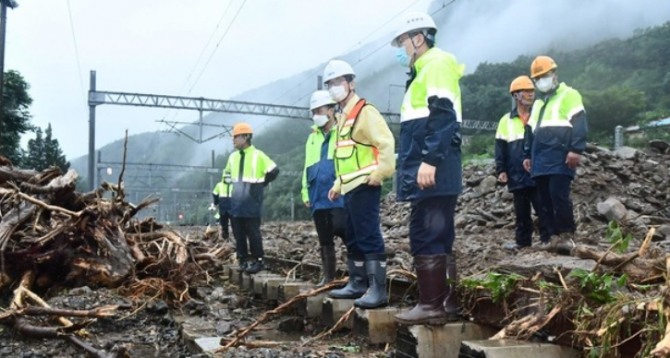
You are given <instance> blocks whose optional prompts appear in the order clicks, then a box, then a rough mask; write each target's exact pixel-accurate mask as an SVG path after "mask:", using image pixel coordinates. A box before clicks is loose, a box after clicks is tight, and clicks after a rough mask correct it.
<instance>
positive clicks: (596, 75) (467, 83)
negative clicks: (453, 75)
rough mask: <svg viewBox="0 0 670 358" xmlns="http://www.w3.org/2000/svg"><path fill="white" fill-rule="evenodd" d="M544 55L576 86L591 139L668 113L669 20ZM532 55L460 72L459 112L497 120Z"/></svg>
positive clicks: (605, 139) (561, 76) (599, 139)
mask: <svg viewBox="0 0 670 358" xmlns="http://www.w3.org/2000/svg"><path fill="white" fill-rule="evenodd" d="M547 55H549V56H551V57H552V58H554V60H555V61H556V63H557V64H558V74H559V79H560V80H561V81H562V82H566V83H567V84H568V85H570V86H572V87H574V88H576V89H577V90H579V91H580V92H581V94H582V96H583V99H584V105H585V107H586V111H587V114H588V121H589V130H590V134H589V138H590V139H589V140H590V141H597V142H600V143H601V144H604V145H607V144H609V143H610V142H611V137H612V134H613V132H614V128H615V127H616V126H617V125H622V126H624V127H625V126H629V125H632V124H643V123H646V122H648V121H651V120H656V119H660V118H664V117H668V116H670V22H669V23H666V24H664V25H662V26H658V27H654V28H649V29H645V30H638V31H636V33H635V34H634V35H633V36H632V37H630V38H628V39H624V40H619V39H613V40H607V41H603V42H601V43H598V44H596V45H594V46H592V47H588V48H584V49H580V50H576V51H572V52H561V51H558V50H552V51H549V52H548V53H547ZM533 57H534V56H526V55H524V56H519V57H518V58H517V59H516V60H514V61H513V62H510V63H496V64H492V63H483V64H480V65H479V66H478V67H477V69H476V71H475V72H474V73H473V74H470V75H468V76H465V77H464V78H463V79H462V81H461V86H462V90H463V95H462V98H463V112H464V117H465V118H471V119H478V120H492V121H497V120H498V119H499V118H500V117H501V116H502V115H503V114H504V113H505V111H508V110H509V109H510V106H511V100H510V97H509V95H508V93H507V91H508V88H509V87H508V86H509V83H510V81H511V80H512V79H514V78H515V77H516V76H519V75H522V74H528V72H529V67H530V63H531V61H532V59H533ZM492 140H493V139H492V138H491V142H492ZM481 149H482V148H481V147H480V146H478V150H480V151H481ZM489 149H490V148H489Z"/></svg>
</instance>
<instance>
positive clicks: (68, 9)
mask: <svg viewBox="0 0 670 358" xmlns="http://www.w3.org/2000/svg"><path fill="white" fill-rule="evenodd" d="M66 2H67V14H68V18H69V19H70V32H72V42H73V44H74V55H75V57H76V59H77V74H78V75H79V88H80V89H81V99H82V100H83V101H82V102H83V103H84V108H86V95H85V93H86V91H85V90H84V78H83V77H82V76H81V62H80V61H79V48H78V46H77V36H75V32H74V21H73V20H72V9H71V8H70V0H67V1H66Z"/></svg>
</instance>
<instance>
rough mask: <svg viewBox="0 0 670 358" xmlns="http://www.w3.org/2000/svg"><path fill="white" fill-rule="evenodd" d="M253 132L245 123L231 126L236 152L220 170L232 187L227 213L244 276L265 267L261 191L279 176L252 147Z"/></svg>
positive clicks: (264, 157) (262, 155) (270, 163)
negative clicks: (229, 216) (229, 217)
mask: <svg viewBox="0 0 670 358" xmlns="http://www.w3.org/2000/svg"><path fill="white" fill-rule="evenodd" d="M253 133H254V132H253V130H252V129H251V126H250V125H249V124H248V123H244V122H240V123H237V124H235V126H233V146H234V147H235V151H234V152H232V153H231V154H230V156H229V157H228V162H227V163H226V168H225V169H224V170H223V180H225V179H226V178H227V177H229V178H230V179H229V181H230V182H231V184H232V187H233V190H232V193H231V199H230V214H231V216H232V219H231V224H232V227H233V235H234V236H235V242H236V250H237V259H238V261H239V263H240V269H242V270H244V271H245V272H247V273H257V272H259V271H261V270H262V269H263V268H264V264H263V256H264V252H263V239H262V237H261V210H262V208H263V188H264V187H265V186H266V185H267V184H268V183H270V182H271V181H273V180H275V179H276V178H277V175H279V168H277V165H276V164H275V162H273V161H272V159H270V157H268V156H267V155H266V154H265V153H263V152H262V151H260V150H258V149H256V148H255V147H254V146H253V145H251V139H252V137H253ZM247 239H248V241H249V242H248V245H247ZM248 248H250V249H251V255H249V251H248Z"/></svg>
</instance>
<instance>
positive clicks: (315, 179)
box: [302, 91, 346, 286]
mask: <svg viewBox="0 0 670 358" xmlns="http://www.w3.org/2000/svg"><path fill="white" fill-rule="evenodd" d="M335 106H336V103H335V101H333V99H332V98H331V97H330V93H328V91H316V92H314V93H313V94H312V97H311V98H310V102H309V109H310V111H312V120H314V126H312V133H310V135H309V137H307V142H306V143H305V169H304V170H303V174H302V201H303V202H304V203H305V206H307V207H308V208H309V209H310V210H311V211H312V219H313V220H314V226H315V227H316V233H317V235H318V236H319V246H320V253H321V266H322V274H323V278H322V280H321V282H319V284H318V286H323V285H325V284H327V283H329V282H330V281H332V280H333V279H334V278H335V268H336V262H335V243H334V237H335V235H337V236H339V237H341V238H342V240H343V241H344V242H346V239H345V236H344V234H345V229H344V227H345V225H344V219H345V217H344V200H343V199H342V198H338V199H336V200H334V201H330V200H328V191H329V190H330V188H331V186H332V185H333V182H334V181H335V164H334V163H333V156H334V154H335V145H336V142H337V131H336V126H335V124H336V119H335Z"/></svg>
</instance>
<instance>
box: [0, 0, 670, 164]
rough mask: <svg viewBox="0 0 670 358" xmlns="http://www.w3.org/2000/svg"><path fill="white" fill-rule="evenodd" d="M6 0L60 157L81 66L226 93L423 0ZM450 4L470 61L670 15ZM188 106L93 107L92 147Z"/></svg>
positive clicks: (668, 4) (325, 56) (170, 90)
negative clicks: (10, 0)
mask: <svg viewBox="0 0 670 358" xmlns="http://www.w3.org/2000/svg"><path fill="white" fill-rule="evenodd" d="M17 1H18V3H19V5H20V6H19V7H18V8H16V9H13V10H9V11H8V22H7V38H6V50H5V70H10V69H12V70H18V71H19V72H20V73H21V74H22V75H23V76H24V78H25V79H26V81H27V82H28V83H29V84H30V86H31V88H30V95H31V96H32V98H33V100H34V102H33V105H32V107H31V109H30V112H31V113H32V115H33V120H32V122H33V124H35V125H37V126H40V127H42V128H46V126H47V124H48V123H51V124H52V127H53V131H54V136H55V137H56V138H57V139H58V140H59V141H60V144H61V147H62V148H63V150H64V152H65V154H66V156H67V157H68V159H74V158H75V157H78V156H81V155H85V154H86V153H87V151H88V106H87V98H86V96H87V91H88V86H89V71H90V70H96V71H97V88H98V90H101V91H105V90H106V91H121V92H138V93H151V94H166V95H183V96H194V97H199V96H203V97H208V98H219V99H230V98H232V96H234V95H236V94H239V93H242V92H244V91H246V90H249V89H252V88H256V87H258V86H261V85H263V84H265V83H268V82H272V81H274V80H277V79H280V78H284V77H290V76H291V75H294V74H296V73H299V72H302V71H304V70H305V69H309V68H312V67H314V66H316V65H318V64H320V63H323V62H325V61H327V60H329V59H331V58H333V57H337V56H339V55H343V54H346V53H347V52H349V51H351V50H353V49H355V48H357V47H358V46H360V45H362V44H363V43H365V42H368V41H372V40H375V39H379V38H382V37H384V38H388V37H389V36H390V33H391V32H394V27H395V24H396V22H397V20H398V15H399V14H400V13H403V12H405V11H408V10H419V11H422V10H426V9H427V8H428V6H429V4H430V3H431V0H414V1H409V0H281V1H279V0H277V1H271V0H191V1H185V0H115V1H102V0H17ZM444 1H445V3H449V1H447V0H444ZM457 4H458V6H452V7H451V8H447V11H452V10H453V11H459V12H463V14H462V16H461V15H460V14H457V13H454V14H453V15H454V16H450V17H449V18H448V20H449V23H448V24H447V25H448V27H447V28H446V29H444V30H440V31H442V33H443V34H444V33H445V32H446V31H448V32H447V36H448V38H449V41H448V42H449V43H447V44H446V47H447V49H448V50H451V51H453V52H454V53H455V54H456V55H457V56H458V57H459V59H461V60H463V61H464V62H466V64H468V71H469V72H471V71H473V70H474V69H475V67H476V64H477V63H478V62H479V61H509V60H512V59H514V58H515V57H516V56H518V55H519V54H521V53H523V51H524V48H526V46H527V45H528V44H530V43H533V37H534V36H539V37H541V38H542V41H543V42H544V43H546V46H550V45H552V43H553V44H559V45H563V44H568V45H569V43H573V42H575V41H577V40H579V39H582V40H583V39H586V40H597V39H599V38H602V37H604V36H610V35H612V36H629V35H630V34H631V33H632V30H633V29H635V28H637V27H640V26H652V25H658V24H661V23H663V22H665V21H668V20H670V1H668V0H637V1H632V0H593V1H574V0H570V1H565V2H564V1H555V2H546V1H535V0H509V1H503V0H467V1H466V0H459V1H458V3H457ZM524 17H525V18H524ZM394 20H395V21H394ZM548 33H551V34H557V36H556V37H552V36H548V35H547V34H548ZM558 34H561V35H562V36H558ZM438 40H439V39H438ZM575 43H576V42H575ZM543 46H545V45H543ZM388 61H389V62H392V61H393V58H392V57H391V56H389V58H388ZM279 97H280V96H275V97H273V98H270V99H261V98H259V99H258V100H257V101H258V102H262V101H265V100H273V99H274V98H279ZM287 104H289V103H287ZM196 116H197V115H196V114H194V112H190V111H173V110H167V109H143V108H139V107H120V106H110V105H103V106H99V107H98V109H97V135H96V148H100V147H102V146H104V145H105V144H107V143H109V142H111V141H114V140H116V139H119V138H122V137H123V133H124V131H125V129H128V130H129V133H130V134H131V135H132V134H138V133H141V132H146V131H156V130H165V129H167V127H166V125H165V124H161V123H157V122H156V121H157V120H161V119H165V120H176V121H191V120H193V119H194V118H196Z"/></svg>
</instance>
